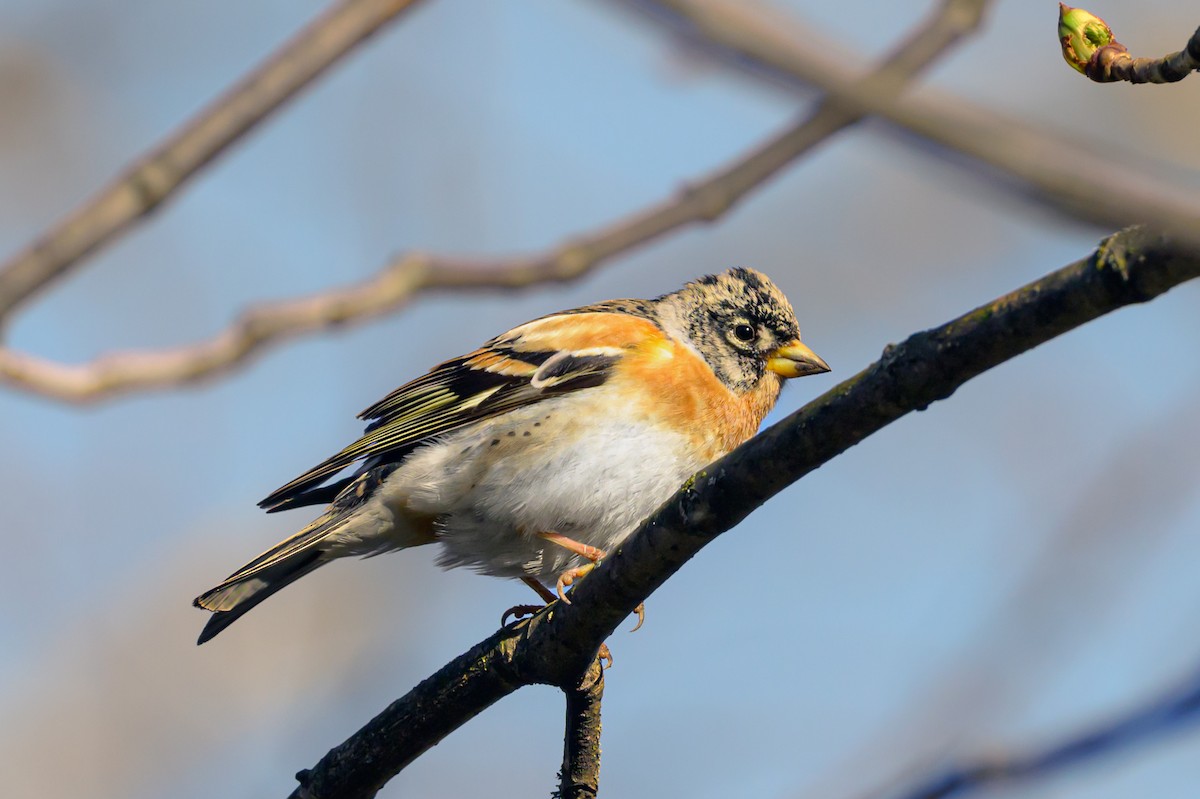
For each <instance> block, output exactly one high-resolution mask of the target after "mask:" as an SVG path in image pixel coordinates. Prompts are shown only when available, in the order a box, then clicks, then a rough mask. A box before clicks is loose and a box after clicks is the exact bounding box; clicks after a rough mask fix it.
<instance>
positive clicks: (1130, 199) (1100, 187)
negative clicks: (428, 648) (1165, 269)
mask: <svg viewBox="0 0 1200 799" xmlns="http://www.w3.org/2000/svg"><path fill="white" fill-rule="evenodd" d="M640 2H643V3H650V4H653V5H655V6H658V7H661V8H662V9H664V11H665V18H667V19H669V20H672V21H674V22H675V23H677V24H675V25H674V26H673V30H675V31H676V32H679V31H682V32H684V33H690V34H692V35H696V34H699V35H700V36H701V37H702V42H703V41H708V42H710V43H712V44H715V45H716V52H717V53H718V54H719V55H723V56H724V55H727V54H733V55H735V56H736V58H735V59H734V60H733V61H732V63H733V65H734V66H736V67H738V68H745V67H746V66H750V67H752V69H751V70H750V71H751V73H752V74H754V75H756V76H762V75H769V76H770V77H771V78H772V79H773V80H774V81H775V82H783V83H785V84H788V85H790V86H794V87H795V86H804V87H806V88H807V87H808V86H809V85H815V86H817V87H819V88H820V89H822V90H823V91H825V92H828V93H829V94H831V95H832V96H834V97H835V98H836V99H837V101H838V102H839V103H843V104H844V105H845V107H846V108H848V109H853V110H855V111H857V112H859V113H866V114H871V115H874V116H878V117H881V118H883V119H885V120H887V121H888V122H890V123H892V124H894V125H897V126H898V127H900V128H901V129H903V130H905V131H907V132H910V133H915V134H917V135H918V136H920V137H921V138H923V139H925V140H926V141H930V142H934V143H936V144H938V145H940V146H941V147H944V148H946V149H947V150H949V151H950V154H952V155H953V154H960V155H965V156H967V157H968V158H970V159H972V160H973V161H974V162H975V166H976V168H978V167H980V166H983V167H987V168H988V169H987V170H986V171H985V174H986V175H987V176H988V177H991V178H992V179H997V178H999V179H1000V181H1001V182H1004V183H1008V184H1009V185H1010V186H1012V187H1013V188H1015V189H1017V191H1018V192H1019V193H1021V194H1022V195H1023V196H1025V197H1028V198H1029V199H1032V200H1034V201H1036V202H1038V203H1041V204H1043V205H1045V206H1048V207H1049V208H1051V209H1053V210H1055V211H1058V212H1060V213H1065V214H1068V215H1070V216H1072V217H1075V218H1078V219H1081V220H1084V221H1086V222H1089V223H1092V224H1095V225H1098V226H1100V227H1103V228H1105V229H1109V230H1111V229H1114V228H1120V227H1125V226H1127V225H1131V224H1148V225H1153V226H1154V227H1156V228H1159V229H1162V230H1164V231H1166V232H1168V233H1169V234H1170V235H1172V236H1174V237H1176V238H1178V239H1180V240H1181V241H1185V242H1189V243H1190V244H1193V245H1196V244H1200V204H1198V203H1197V201H1196V199H1195V197H1194V196H1193V195H1194V192H1188V191H1185V190H1184V189H1183V188H1181V187H1178V186H1174V185H1171V184H1168V183H1165V182H1164V181H1162V180H1158V179H1156V178H1154V177H1152V176H1151V175H1149V174H1147V173H1146V172H1145V171H1144V170H1138V169H1136V168H1134V167H1131V166H1127V165H1126V163H1125V159H1124V158H1122V157H1121V156H1119V155H1116V154H1115V153H1113V152H1111V151H1107V150H1103V151H1102V150H1100V149H1099V148H1096V147H1093V146H1090V145H1085V144H1084V143H1082V142H1080V141H1076V140H1072V141H1070V142H1067V141H1064V140H1062V139H1060V138H1058V137H1056V136H1052V135H1050V134H1048V133H1045V132H1040V131H1036V130H1034V129H1032V128H1030V127H1029V126H1027V125H1024V124H1022V123H1021V122H1020V121H1019V120H1016V119H1013V118H1010V117H1006V116H1004V115H1001V114H997V113H994V112H992V111H989V110H987V109H985V108H983V107H981V106H978V105H975V104H973V103H971V102H969V101H968V100H966V99H964V98H960V97H947V96H945V95H942V96H938V95H936V94H933V93H926V95H925V96H923V97H922V98H920V99H916V98H908V99H903V100H901V99H898V98H897V95H896V92H894V91H892V90H891V89H890V87H889V86H888V85H887V84H886V83H885V82H880V83H876V82H874V81H869V80H848V79H846V78H844V77H842V75H843V74H844V72H845V70H844V69H843V68H842V67H843V64H841V63H840V62H838V61H837V60H836V58H832V57H825V60H826V61H827V67H826V68H825V69H820V68H818V67H817V59H819V58H821V57H822V56H821V53H822V50H823V49H824V48H823V47H822V46H821V45H820V43H817V44H814V42H813V41H812V40H811V38H810V37H805V38H799V37H797V36H796V31H797V26H794V25H793V26H789V25H782V24H779V20H778V15H776V14H772V13H767V12H766V11H764V10H763V9H762V8H761V7H760V6H758V5H757V4H754V3H753V2H752V0H640Z"/></svg>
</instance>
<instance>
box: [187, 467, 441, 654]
mask: <svg viewBox="0 0 1200 799" xmlns="http://www.w3.org/2000/svg"><path fill="white" fill-rule="evenodd" d="M394 469H395V466H394V465H391V464H389V465H385V466H381V467H378V468H375V469H371V470H369V471H366V472H364V473H362V474H360V475H359V476H357V477H356V478H355V479H354V482H352V483H351V484H350V485H348V486H346V487H345V488H343V489H342V490H341V491H340V493H339V494H338V495H337V497H336V498H335V499H334V500H333V502H332V504H330V506H329V508H328V509H326V511H325V513H323V514H322V515H321V516H320V517H319V518H317V519H316V520H314V521H313V522H312V523H311V524H309V525H308V526H307V527H305V528H304V529H303V530H301V531H300V532H298V533H296V534H295V535H293V536H292V537H291V538H289V539H287V540H286V541H281V542H280V543H278V544H276V545H275V546H273V547H271V548H270V549H268V550H267V551H266V552H264V553H263V554H261V555H259V556H258V557H257V558H255V559H254V560H252V561H250V562H249V563H247V564H246V565H245V566H243V567H242V568H240V569H238V570H237V571H235V572H234V573H233V574H231V575H229V577H227V578H226V579H225V581H224V582H223V583H221V584H220V585H218V586H217V587H216V588H212V589H210V590H208V591H205V592H204V593H203V594H201V595H200V596H198V597H196V599H195V600H193V602H192V604H193V605H195V606H196V607H198V608H204V609H205V610H211V611H212V614H213V615H212V618H210V619H209V620H208V624H206V625H205V626H204V630H202V631H201V633H200V639H199V640H198V641H197V642H196V643H198V644H202V643H204V642H205V641H207V640H209V639H210V638H212V637H213V636H215V635H216V634H217V633H219V632H221V631H222V630H224V629H225V628H226V627H228V626H229V625H231V624H233V623H234V622H235V621H237V620H238V619H239V618H241V617H242V615H243V614H244V613H246V611H248V610H250V609H251V608H253V607H254V606H255V605H257V604H258V603H259V602H262V601H263V600H264V599H266V598H267V597H269V596H270V595H271V594H273V593H275V592H276V591H278V590H279V589H281V588H283V587H284V586H286V585H290V584H291V583H294V582H295V581H296V580H299V579H300V578H301V577H303V576H304V575H306V574H308V573H309V572H310V571H312V570H314V569H316V568H317V567H319V566H322V565H324V564H326V563H328V562H329V561H331V560H333V559H334V558H336V557H340V556H342V555H349V554H357V555H369V554H374V553H377V552H381V551H385V550H387V549H393V548H399V547H404V546H411V545H415V544H419V543H427V540H432V537H429V536H426V538H425V539H422V538H420V536H417V537H414V538H413V540H412V542H411V544H410V543H407V542H403V541H401V540H400V539H398V538H385V539H384V540H383V541H381V542H379V543H378V544H377V545H361V541H360V546H357V547H353V548H347V547H346V546H344V542H343V545H339V543H338V538H339V534H341V533H343V532H344V530H346V529H347V526H349V527H351V528H353V527H354V526H355V524H356V522H355V519H356V518H358V511H359V510H360V509H361V508H362V506H363V505H365V504H366V503H367V502H368V501H369V500H370V499H371V497H372V495H373V494H374V492H375V490H376V489H378V488H379V486H381V485H382V484H383V481H384V480H385V479H386V478H387V476H388V475H389V474H391V472H392V471H393V470H394ZM357 537H359V538H361V537H362V533H358V534H357ZM367 538H370V536H367ZM426 539H427V540H426Z"/></svg>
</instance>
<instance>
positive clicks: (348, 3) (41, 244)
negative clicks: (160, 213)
mask: <svg viewBox="0 0 1200 799" xmlns="http://www.w3.org/2000/svg"><path fill="white" fill-rule="evenodd" d="M415 3H416V0H342V2H340V3H338V4H337V5H335V6H333V7H332V8H330V9H329V10H328V11H327V12H326V13H325V14H324V15H322V16H320V17H318V18H317V19H315V20H314V21H313V22H312V23H310V24H309V25H308V27H306V28H305V29H304V30H302V31H301V32H300V33H299V34H297V35H296V36H295V38H293V39H292V40H291V41H290V42H288V43H287V44H286V45H284V46H283V47H282V48H281V49H280V50H279V51H277V52H276V53H275V54H274V55H272V56H271V57H270V58H268V59H267V60H266V61H265V62H264V63H263V64H262V65H261V66H260V67H258V68H257V69H255V70H254V71H253V72H251V73H250V74H249V75H247V76H246V77H244V78H243V79H242V80H240V81H238V83H237V84H235V85H234V86H233V87H232V88H230V89H229V90H228V91H227V92H226V93H225V95H224V96H223V97H221V98H219V99H218V100H217V101H216V102H215V103H213V104H212V105H211V106H210V107H208V108H207V109H205V110H204V111H201V112H200V114H199V115H197V116H196V117H195V118H193V119H192V120H191V121H189V122H188V123H187V124H185V125H184V126H183V127H182V128H180V129H179V130H178V131H177V132H176V133H174V134H173V135H171V136H170V137H169V138H167V139H166V141H164V142H162V143H161V144H159V145H158V146H157V147H155V148H154V149H153V150H151V151H150V152H149V153H147V154H146V155H145V156H143V157H142V158H140V159H138V161H137V162H136V163H134V164H133V165H132V166H130V167H129V168H128V169H126V170H125V172H123V173H122V174H121V175H119V176H118V177H117V178H116V179H115V180H114V181H113V182H112V183H111V184H110V185H109V186H108V188H106V189H104V190H103V191H101V192H100V193H99V194H98V195H96V196H95V197H93V198H92V199H91V200H90V201H88V202H87V203H86V204H84V205H83V206H82V207H81V208H79V209H78V210H77V211H75V212H74V213H73V214H71V215H70V216H69V217H67V218H66V219H64V220H63V221H62V222H60V223H59V224H58V225H56V226H55V227H54V228H53V229H51V230H49V231H48V232H46V233H44V234H43V235H42V236H40V237H39V238H38V239H37V240H36V241H34V242H33V244H31V245H30V246H29V247H27V248H26V249H24V250H22V251H21V252H19V253H17V254H16V255H15V256H13V257H12V258H11V259H10V260H9V261H8V262H7V263H5V264H4V265H3V266H0V327H3V323H4V321H5V320H6V319H7V318H8V316H9V315H10V314H11V313H12V311H13V310H14V309H15V308H16V307H17V306H18V305H20V304H21V303H23V302H25V301H26V300H28V299H29V298H30V297H31V296H32V295H33V294H34V293H35V292H37V291H39V290H41V289H43V288H45V287H46V286H47V285H49V284H50V283H51V282H53V281H54V280H55V279H57V278H59V277H62V276H63V275H65V274H66V273H67V272H68V271H70V270H71V269H72V268H73V267H75V266H78V265H79V263H80V261H81V260H82V259H83V258H84V257H85V256H87V255H89V254H90V253H92V252H93V251H95V250H96V249H97V248H99V247H101V246H102V245H104V244H106V243H107V242H109V241H111V240H112V239H113V238H115V237H116V236H117V235H118V234H120V233H121V232H123V231H124V230H126V229H127V228H129V227H130V226H131V225H133V224H134V223H135V222H136V221H137V220H139V219H140V218H142V217H144V216H146V215H147V214H149V213H150V212H151V211H153V210H155V209H156V208H158V207H159V206H160V205H161V204H162V203H163V201H165V200H166V199H167V198H168V197H170V196H171V195H172V194H173V193H174V192H175V191H176V190H177V189H178V188H179V187H180V186H182V185H183V183H184V182H185V181H186V180H187V179H188V178H190V177H192V176H193V175H195V174H196V172H198V171H199V170H200V169H201V168H202V167H204V166H205V165H206V164H208V163H209V162H210V161H212V160H213V159H214V158H216V157H217V156H218V155H220V154H221V153H222V152H224V151H225V150H226V149H227V148H228V147H229V146H230V145H231V144H233V143H234V142H236V141H237V140H239V139H240V138H241V137H242V136H244V135H245V134H246V133H247V132H248V131H250V129H251V128H253V127H254V126H255V125H257V124H258V123H259V122H261V121H262V120H263V119H265V118H266V117H267V116H268V115H270V114H271V112H273V111H275V110H276V109H278V108H279V107H280V106H282V105H283V104H284V103H285V102H287V101H288V100H289V99H291V98H292V97H293V96H295V95H296V93H297V92H299V91H300V90H301V89H303V88H304V87H306V86H307V85H308V84H310V83H311V82H312V81H313V79H314V78H316V77H317V76H318V75H320V74H321V73H322V72H324V71H325V70H326V69H328V68H329V67H330V66H332V65H333V64H334V63H336V62H337V61H338V59H340V58H341V57H342V56H344V55H346V54H347V53H349V52H350V51H351V50H353V49H354V48H355V47H356V46H357V45H358V44H360V43H361V42H362V41H363V40H365V39H366V38H367V37H369V36H370V35H371V34H373V33H375V32H376V31H378V30H379V29H380V28H381V27H382V26H383V25H384V24H385V23H386V22H388V21H389V20H392V19H394V18H395V17H396V16H397V15H398V14H399V13H400V12H401V11H404V10H405V9H407V8H409V7H410V6H412V5H414V4H415Z"/></svg>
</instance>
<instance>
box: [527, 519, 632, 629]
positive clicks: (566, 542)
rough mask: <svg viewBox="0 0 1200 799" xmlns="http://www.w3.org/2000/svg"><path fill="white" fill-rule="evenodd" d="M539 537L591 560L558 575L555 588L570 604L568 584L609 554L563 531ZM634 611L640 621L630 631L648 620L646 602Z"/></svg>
mask: <svg viewBox="0 0 1200 799" xmlns="http://www.w3.org/2000/svg"><path fill="white" fill-rule="evenodd" d="M538 537H539V538H542V539H545V540H546V541H549V542H550V543H552V544H558V545H559V546H560V547H562V548H563V549H565V550H567V551H568V552H574V553H575V554H576V555H579V556H580V557H581V558H586V559H587V560H588V561H589V562H588V563H587V564H585V565H583V566H576V567H575V568H573V569H567V570H566V571H565V572H563V573H562V574H560V575H558V582H557V583H555V588H556V589H557V591H558V598H559V599H561V600H562V601H563V602H565V603H567V604H568V605H569V604H571V600H569V599H567V595H566V594H565V593H563V592H564V590H565V589H566V588H567V586H569V585H571V583H573V582H575V581H576V580H577V579H579V578H580V577H583V576H584V575H586V574H587V573H588V572H590V571H591V570H592V569H594V568H596V564H597V563H599V562H600V561H602V560H603V559H604V558H605V557H607V555H606V554H605V552H604V550H603V549H597V548H596V547H594V546H591V545H589V544H583V543H580V542H579V541H576V540H575V539H573V538H567V537H566V536H565V535H563V534H562V533H538ZM538 588H541V585H539V586H538ZM539 593H540V592H539ZM633 612H634V613H636V614H637V617H638V623H637V624H636V625H634V628H633V629H632V630H630V632H637V630H638V629H639V628H640V627H641V626H642V622H644V621H645V620H646V605H645V603H642V602H639V603H638V606H637V607H636V608H634V609H633Z"/></svg>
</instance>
